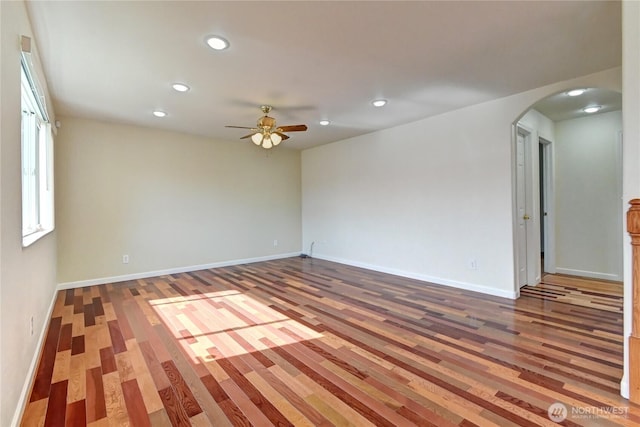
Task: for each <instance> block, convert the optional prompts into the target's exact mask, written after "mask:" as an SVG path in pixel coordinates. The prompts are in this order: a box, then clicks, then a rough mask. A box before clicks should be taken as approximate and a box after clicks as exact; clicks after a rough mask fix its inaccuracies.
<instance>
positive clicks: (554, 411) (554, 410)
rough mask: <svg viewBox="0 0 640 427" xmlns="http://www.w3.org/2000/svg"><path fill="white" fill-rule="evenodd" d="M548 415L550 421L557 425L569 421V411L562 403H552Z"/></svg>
mask: <svg viewBox="0 0 640 427" xmlns="http://www.w3.org/2000/svg"><path fill="white" fill-rule="evenodd" d="M547 414H548V415H549V419H550V420H551V421H553V422H556V423H561V422H563V421H564V420H566V419H567V415H568V414H569V411H568V410H567V407H566V406H564V404H562V403H560V402H556V403H552V404H551V405H549V409H548V410H547Z"/></svg>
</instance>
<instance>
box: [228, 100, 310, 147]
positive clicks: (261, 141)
mask: <svg viewBox="0 0 640 427" xmlns="http://www.w3.org/2000/svg"><path fill="white" fill-rule="evenodd" d="M260 109H261V110H262V112H263V113H264V116H262V117H260V118H259V119H258V124H257V126H256V127H253V128H250V127H246V126H225V127H227V128H236V129H250V130H251V131H252V132H251V133H250V134H248V135H245V136H243V137H242V138H240V139H245V138H251V141H253V143H254V144H256V145H258V146H262V148H266V149H269V148H271V147H275V146H276V145H278V144H280V143H281V142H282V141H284V140H285V139H289V136H288V135H285V134H284V133H285V132H302V131H305V130H307V125H289V126H277V127H276V119H274V118H273V117H269V116H268V115H267V114H269V112H270V111H271V106H269V105H262V106H261V107H260Z"/></svg>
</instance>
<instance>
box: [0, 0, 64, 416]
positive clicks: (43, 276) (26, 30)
mask: <svg viewBox="0 0 640 427" xmlns="http://www.w3.org/2000/svg"><path fill="white" fill-rule="evenodd" d="M0 29H1V30H0V31H1V34H0V40H1V42H0V43H1V44H2V47H1V49H0V51H1V55H2V57H1V58H0V64H2V69H1V73H0V123H1V126H0V396H1V398H0V402H1V403H0V425H1V426H9V425H11V423H12V421H11V420H12V418H13V417H14V414H19V411H17V412H16V409H19V406H20V398H21V393H22V392H23V387H24V386H25V381H26V379H27V377H28V374H29V369H30V366H31V365H32V364H34V363H35V361H36V357H37V355H38V337H39V335H40V333H41V331H43V330H44V328H45V326H46V322H47V320H48V311H49V307H50V303H51V301H52V300H53V296H54V293H55V286H56V235H55V232H54V233H52V234H49V235H47V236H45V237H44V238H42V239H40V240H39V241H37V242H35V243H34V244H32V245H31V246H29V247H27V248H24V249H23V248H22V217H21V197H22V195H21V172H20V49H19V46H20V45H19V40H20V35H26V36H31V26H30V24H29V20H28V18H27V14H26V11H25V7H24V4H23V3H22V2H7V1H0ZM37 47H38V44H37V41H35V49H36V50H37ZM34 54H36V55H37V51H36V52H35V53H34ZM49 111H50V112H51V111H52V110H49ZM31 316H33V320H34V333H33V335H31V333H30V332H31V331H30V329H31V328H30V319H31Z"/></svg>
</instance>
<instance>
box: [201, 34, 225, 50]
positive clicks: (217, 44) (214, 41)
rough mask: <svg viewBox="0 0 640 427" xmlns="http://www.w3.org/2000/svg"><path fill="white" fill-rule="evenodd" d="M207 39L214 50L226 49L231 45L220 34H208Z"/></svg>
mask: <svg viewBox="0 0 640 427" xmlns="http://www.w3.org/2000/svg"><path fill="white" fill-rule="evenodd" d="M205 41H206V42H207V44H208V45H209V47H210V48H211V49H213V50H225V49H226V48H228V47H229V42H228V41H227V40H225V39H224V38H222V37H220V36H207V38H206V39H205Z"/></svg>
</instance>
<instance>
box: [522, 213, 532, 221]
mask: <svg viewBox="0 0 640 427" xmlns="http://www.w3.org/2000/svg"><path fill="white" fill-rule="evenodd" d="M522 219H524V220H527V219H530V218H529V215H527V214H524V216H523V217H522Z"/></svg>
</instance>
